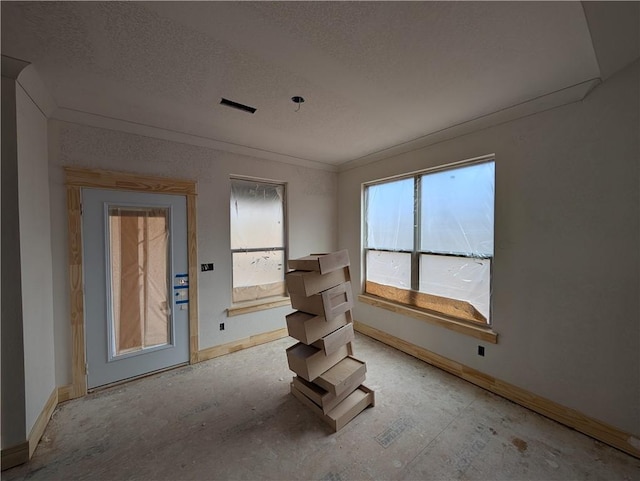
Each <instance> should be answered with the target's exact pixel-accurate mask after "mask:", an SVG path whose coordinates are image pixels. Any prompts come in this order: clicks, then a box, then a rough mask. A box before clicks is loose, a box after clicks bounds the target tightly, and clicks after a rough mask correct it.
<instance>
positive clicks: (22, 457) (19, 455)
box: [2, 441, 29, 471]
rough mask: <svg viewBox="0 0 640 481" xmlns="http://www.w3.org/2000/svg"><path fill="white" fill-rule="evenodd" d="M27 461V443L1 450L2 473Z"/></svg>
mask: <svg viewBox="0 0 640 481" xmlns="http://www.w3.org/2000/svg"><path fill="white" fill-rule="evenodd" d="M27 461H29V441H24V442H22V443H20V444H16V445H15V446H11V447H10V448H5V449H3V450H2V471H4V470H5V469H9V468H13V467H15V466H19V465H20V464H24V463H26V462H27Z"/></svg>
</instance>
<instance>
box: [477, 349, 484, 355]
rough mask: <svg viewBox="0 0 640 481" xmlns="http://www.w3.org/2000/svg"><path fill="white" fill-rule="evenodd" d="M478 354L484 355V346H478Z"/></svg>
mask: <svg viewBox="0 0 640 481" xmlns="http://www.w3.org/2000/svg"><path fill="white" fill-rule="evenodd" d="M478 356H482V357H484V346H478Z"/></svg>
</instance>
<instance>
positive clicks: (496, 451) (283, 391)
mask: <svg viewBox="0 0 640 481" xmlns="http://www.w3.org/2000/svg"><path fill="white" fill-rule="evenodd" d="M294 342H295V341H294V340H292V339H291V338H286V339H282V340H279V341H275V342H271V343H269V344H264V345H262V346H258V347H254V348H252V349H247V350H245V351H240V352H237V353H234V354H231V355H228V356H225V357H222V358H218V359H214V360H211V361H208V362H204V363H201V364H197V365H194V366H189V367H184V368H180V369H177V370H174V371H170V372H166V373H163V374H159V375H155V376H152V377H148V378H146V379H142V380H138V381H134V382H131V383H129V384H126V385H122V386H119V387H114V388H110V389H107V390H104V391H101V392H98V393H94V394H91V395H89V396H87V397H85V398H83V399H78V400H74V401H70V402H67V403H64V404H62V405H60V406H59V407H58V409H57V410H56V412H55V413H54V415H53V418H52V420H51V422H50V424H49V426H48V427H47V430H46V432H45V434H44V437H43V439H42V442H41V443H40V445H39V446H38V448H37V450H36V452H35V456H34V457H33V459H32V460H31V461H30V462H29V463H28V464H26V465H23V466H19V467H17V468H14V469H12V470H8V471H5V472H3V473H2V478H3V479H6V480H18V479H25V480H26V479H29V480H47V481H49V480H73V479H85V480H86V479H89V480H128V479H138V480H208V479H219V480H226V479H251V480H253V479H255V480H258V479H259V480H262V479H273V480H294V479H296V480H297V479H304V480H306V479H318V480H332V481H337V480H345V481H346V480H351V479H359V480H360V479H362V480H365V479H376V480H380V479H408V480H427V479H437V480H441V479H480V480H495V479H509V480H512V479H536V480H569V479H576V480H578V479H579V480H586V479H589V480H591V479H602V480H616V479H619V480H638V479H640V460H638V459H635V458H633V457H631V456H628V455H626V454H624V453H622V452H620V451H617V450H616V449H613V448H610V447H608V446H606V445H604V444H602V443H600V442H598V441H595V440H593V439H591V438H589V437H587V436H584V435H582V434H580V433H578V432H576V431H573V430H571V429H568V428H566V427H563V426H561V425H560V424H557V423H555V422H553V421H550V420H549V419H546V418H544V417H542V416H539V415H537V414H535V413H533V412H531V411H529V410H527V409H525V408H522V407H520V406H517V405H515V404H513V403H511V402H509V401H506V400H504V399H502V398H500V397H498V396H495V395H493V394H491V393H489V392H487V391H484V390H483V389H480V388H477V387H475V386H473V385H471V384H469V383H467V382H465V381H462V380H460V379H458V378H456V377H454V376H452V375H450V374H447V373H445V372H443V371H440V370H439V369H436V368H433V367H431V366H429V365H427V364H425V363H423V362H421V361H419V360H417V359H414V358H412V357H410V356H408V355H405V354H403V353H401V352H399V351H397V350H395V349H393V348H390V347H387V346H385V345H383V344H380V343H378V342H377V341H374V340H372V339H369V338H367V337H364V336H361V335H359V336H357V338H356V342H355V353H356V356H357V357H359V358H361V359H362V360H364V361H366V362H367V368H368V372H367V382H366V384H367V385H368V386H369V387H371V388H373V389H374V390H375V391H376V406H375V407H374V408H369V409H367V410H365V411H364V412H363V413H362V414H360V415H359V416H358V417H357V418H355V419H354V420H353V421H351V423H349V424H348V425H347V426H346V427H345V428H344V429H343V430H342V431H340V432H338V433H335V434H334V433H332V432H331V431H330V429H329V428H328V426H327V425H325V424H324V422H323V421H321V420H320V419H318V418H316V416H315V415H314V414H313V413H311V412H310V411H309V410H308V409H307V408H306V407H305V406H303V405H302V404H301V403H300V402H299V401H298V400H297V399H295V398H294V397H293V396H292V395H291V394H290V393H289V382H290V381H291V377H292V373H291V372H290V371H289V370H288V367H287V362H286V356H285V348H287V347H288V346H290V345H292V344H293V343H294Z"/></svg>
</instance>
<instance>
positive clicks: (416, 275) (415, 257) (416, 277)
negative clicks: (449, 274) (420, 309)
mask: <svg viewBox="0 0 640 481" xmlns="http://www.w3.org/2000/svg"><path fill="white" fill-rule="evenodd" d="M413 179H414V180H413V249H412V251H411V289H412V290H414V291H417V290H419V288H420V252H419V251H420V210H421V206H420V198H421V194H420V193H421V188H422V182H421V181H420V176H415V177H414V178H413Z"/></svg>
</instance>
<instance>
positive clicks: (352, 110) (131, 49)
mask: <svg viewBox="0 0 640 481" xmlns="http://www.w3.org/2000/svg"><path fill="white" fill-rule="evenodd" d="M2 53H3V54H4V55H8V56H11V57H15V58H19V59H22V60H26V61H29V62H31V63H33V64H34V65H35V66H36V68H37V70H38V72H39V73H40V75H41V77H42V79H43V81H44V83H45V85H46V86H47V88H48V89H49V91H50V93H51V94H52V96H53V98H54V99H55V102H56V104H57V105H58V112H57V113H54V117H56V116H58V117H59V118H64V116H63V115H62V113H64V112H67V113H68V112H70V111H74V112H84V113H89V114H95V115H97V116H100V117H102V118H110V119H120V120H125V121H128V122H130V123H135V124H139V125H145V126H152V127H157V128H161V129H165V130H167V131H173V132H180V133H185V134H191V135H193V136H197V137H200V138H204V139H211V140H215V141H218V142H220V144H219V145H221V146H222V147H223V148H224V146H225V145H227V146H229V147H233V146H245V147H250V148H253V149H257V150H256V151H255V152H256V155H260V151H263V152H265V153H275V154H279V155H283V156H289V157H290V158H294V159H305V160H310V161H316V162H322V163H326V164H341V163H343V162H346V161H350V160H353V159H358V158H361V157H365V156H367V155H370V154H373V153H375V152H378V151H380V150H382V149H386V148H389V147H391V146H394V145H398V144H402V143H404V142H408V141H411V140H414V139H416V138H418V137H421V136H424V135H426V134H429V133H432V132H437V131H440V130H442V129H445V128H447V127H451V126H453V125H456V124H460V123H462V122H465V121H468V120H471V119H475V118H478V117H481V116H484V115H487V114H490V113H492V112H496V111H499V110H502V109H505V108H507V107H510V106H513V105H516V104H520V103H522V102H525V101H528V100H531V99H534V98H537V97H540V96H542V95H545V94H548V93H551V92H555V91H558V90H560V89H565V88H567V87H570V86H573V85H576V84H579V83H581V82H584V81H586V80H590V79H593V78H597V77H600V71H599V66H598V62H597V59H596V55H595V52H594V48H593V45H592V40H591V36H590V32H589V28H588V25H587V21H586V18H585V13H584V11H583V7H582V4H581V3H579V2H544V3H528V2H527V3H525V2H513V3H512V2H495V3H494V2H471V3H466V2H465V3H463V2H406V3H405V2H402V3H398V2H377V3H369V2H193V3H192V2H42V3H40V2H25V3H22V2H2ZM293 95H302V96H303V97H305V99H306V102H305V103H304V104H303V105H302V107H301V109H300V111H299V112H295V109H296V106H295V105H294V104H293V103H292V102H291V100H290V98H291V97H292V96H293ZM221 97H225V98H228V99H231V100H235V101H237V102H241V103H244V104H248V105H251V106H253V107H256V108H257V109H258V110H257V112H256V113H255V114H253V115H251V114H247V113H243V112H239V111H236V110H232V109H229V108H226V107H223V106H221V105H218V102H219V101H220V98H221Z"/></svg>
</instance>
